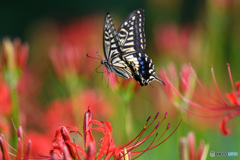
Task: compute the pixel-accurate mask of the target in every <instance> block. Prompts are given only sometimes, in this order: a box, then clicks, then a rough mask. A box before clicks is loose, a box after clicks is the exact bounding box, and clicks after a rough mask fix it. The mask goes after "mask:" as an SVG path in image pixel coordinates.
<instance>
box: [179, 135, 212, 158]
mask: <svg viewBox="0 0 240 160" xmlns="http://www.w3.org/2000/svg"><path fill="white" fill-rule="evenodd" d="M195 147H196V146H195V135H194V133H193V132H189V133H188V136H187V138H185V137H182V138H180V159H181V160H186V159H189V160H196V159H198V160H206V158H207V153H208V149H209V145H208V144H205V143H204V141H201V142H200V145H199V148H198V151H197V150H196V148H195Z"/></svg>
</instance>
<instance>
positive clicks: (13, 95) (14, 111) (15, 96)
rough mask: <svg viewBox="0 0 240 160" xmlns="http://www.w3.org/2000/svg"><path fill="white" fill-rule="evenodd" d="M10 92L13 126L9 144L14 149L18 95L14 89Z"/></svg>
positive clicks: (17, 120)
mask: <svg viewBox="0 0 240 160" xmlns="http://www.w3.org/2000/svg"><path fill="white" fill-rule="evenodd" d="M10 92H11V100H12V113H11V117H12V121H13V124H14V125H11V126H12V136H11V144H12V146H13V147H14V148H16V147H17V132H16V131H15V128H14V126H19V124H20V123H19V122H20V119H19V106H18V94H17V89H16V87H13V88H10Z"/></svg>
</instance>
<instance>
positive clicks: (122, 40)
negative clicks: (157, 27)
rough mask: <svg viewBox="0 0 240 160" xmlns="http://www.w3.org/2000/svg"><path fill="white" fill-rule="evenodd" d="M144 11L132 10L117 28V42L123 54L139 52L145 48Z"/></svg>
mask: <svg viewBox="0 0 240 160" xmlns="http://www.w3.org/2000/svg"><path fill="white" fill-rule="evenodd" d="M144 21H145V19H144V11H143V10H142V9H137V10H135V11H133V12H132V13H131V14H130V15H129V16H128V17H127V18H126V20H125V21H124V22H123V23H122V25H121V26H120V27H119V29H118V33H117V36H118V39H119V40H118V41H119V42H118V44H119V46H120V49H121V51H122V52H123V54H132V53H137V52H141V51H143V50H144V49H145V48H146V39H145V32H144Z"/></svg>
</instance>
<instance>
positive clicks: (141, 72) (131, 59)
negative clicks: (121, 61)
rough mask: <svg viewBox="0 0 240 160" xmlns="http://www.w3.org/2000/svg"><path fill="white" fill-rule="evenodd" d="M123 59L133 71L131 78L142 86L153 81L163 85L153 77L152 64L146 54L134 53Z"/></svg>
mask: <svg viewBox="0 0 240 160" xmlns="http://www.w3.org/2000/svg"><path fill="white" fill-rule="evenodd" d="M125 59H126V61H127V62H128V63H129V64H130V65H131V66H132V68H133V70H134V73H133V78H134V79H135V80H137V81H139V83H140V84H141V85H142V86H145V85H148V84H149V83H150V82H151V81H153V80H157V81H159V82H161V83H163V82H162V81H161V80H160V79H159V78H158V77H156V76H155V75H154V74H155V70H154V64H153V63H152V59H151V58H150V57H148V56H147V55H146V54H144V53H135V54H131V55H128V56H125ZM163 84H164V83H163Z"/></svg>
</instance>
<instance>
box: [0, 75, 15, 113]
mask: <svg viewBox="0 0 240 160" xmlns="http://www.w3.org/2000/svg"><path fill="white" fill-rule="evenodd" d="M0 95H1V96H0V115H1V116H3V115H9V114H10V113H11V111H12V104H11V97H10V91H9V87H8V85H7V84H6V83H5V82H4V81H3V79H2V78H0Z"/></svg>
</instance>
